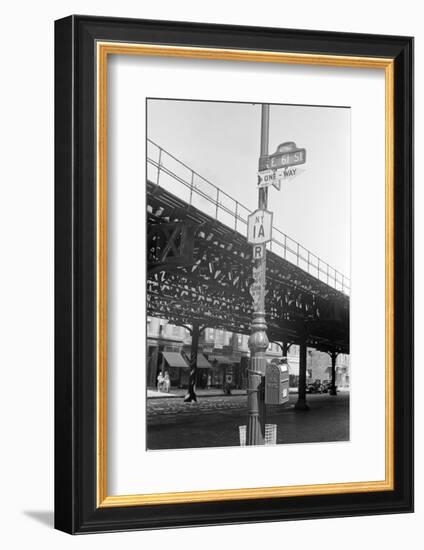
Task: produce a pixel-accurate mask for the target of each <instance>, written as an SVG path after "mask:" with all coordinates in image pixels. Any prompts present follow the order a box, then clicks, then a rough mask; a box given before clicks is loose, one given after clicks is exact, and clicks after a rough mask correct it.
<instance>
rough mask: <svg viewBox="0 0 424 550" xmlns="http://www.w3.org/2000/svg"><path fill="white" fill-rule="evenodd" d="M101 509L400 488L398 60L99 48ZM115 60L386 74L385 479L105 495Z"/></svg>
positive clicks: (124, 46)
mask: <svg viewBox="0 0 424 550" xmlns="http://www.w3.org/2000/svg"><path fill="white" fill-rule="evenodd" d="M96 54H97V90H96V92H97V93H96V97H97V182H96V183H97V228H96V229H97V258H96V262H97V342H96V348H97V453H96V455H97V506H98V507H119V506H142V505H148V504H173V503H184V502H186V503H189V502H212V501H220V500H221V501H223V500H240V499H255V498H277V497H291V496H306V495H328V494H342V493H358V492H360V493H366V492H373V491H388V490H393V489H394V408H393V399H394V385H393V384H394V379H393V368H394V194H393V190H394V157H393V119H394V61H393V59H390V58H372V57H350V56H337V55H319V54H316V55H315V54H301V53H281V52H266V51H254V50H235V49H234V50H233V49H217V48H194V47H180V46H178V47H175V46H162V45H152V44H135V43H134V44H132V43H121V42H101V41H99V42H97V49H96ZM109 55H140V56H155V57H180V58H192V59H219V60H228V61H248V62H261V63H283V64H297V65H318V66H331V67H356V68H361V69H364V68H366V69H383V70H384V72H385V125H386V128H385V130H386V131H385V135H386V143H385V149H386V157H385V180H386V181H385V187H386V192H385V201H386V203H385V215H386V227H385V270H386V277H385V278H386V294H385V298H386V312H385V323H386V327H385V329H386V349H385V351H386V362H385V370H386V373H385V407H386V411H385V474H386V475H385V479H384V480H381V481H358V482H349V483H329V484H319V485H293V486H276V487H252V488H245V489H221V490H205V491H184V492H177V493H175V492H174V493H148V494H134V495H117V496H108V494H107V61H108V56H109Z"/></svg>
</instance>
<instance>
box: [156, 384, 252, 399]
mask: <svg viewBox="0 0 424 550" xmlns="http://www.w3.org/2000/svg"><path fill="white" fill-rule="evenodd" d="M186 395H187V389H184V388H171V391H170V392H169V393H165V392H159V391H157V389H156V388H152V387H150V388H147V399H163V398H168V399H169V398H178V397H180V398H183V397H185V396H186ZM196 395H197V396H198V397H217V396H220V397H231V396H232V395H247V391H246V390H231V395H227V394H226V393H224V391H223V390H222V389H221V388H209V389H196Z"/></svg>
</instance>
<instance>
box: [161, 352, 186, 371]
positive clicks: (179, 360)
mask: <svg viewBox="0 0 424 550" xmlns="http://www.w3.org/2000/svg"><path fill="white" fill-rule="evenodd" d="M162 355H163V358H164V359H165V361H166V362H167V363H168V365H169V366H170V367H180V368H187V367H188V364H187V362H186V361H185V360H184V357H183V356H182V355H181V353H178V352H177V351H163V352H162Z"/></svg>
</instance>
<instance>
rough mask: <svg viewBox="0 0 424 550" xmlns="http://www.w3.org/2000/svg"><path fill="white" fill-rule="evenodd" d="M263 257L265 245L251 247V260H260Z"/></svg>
mask: <svg viewBox="0 0 424 550" xmlns="http://www.w3.org/2000/svg"><path fill="white" fill-rule="evenodd" d="M264 255H265V245H264V244H255V245H254V246H253V259H254V260H262V258H263V257H264Z"/></svg>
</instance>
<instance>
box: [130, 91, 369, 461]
mask: <svg viewBox="0 0 424 550" xmlns="http://www.w3.org/2000/svg"><path fill="white" fill-rule="evenodd" d="M350 120H351V109H350V107H349V106H348V105H347V106H346V105H337V106H331V105H325V106H323V105H292V104H266V103H243V102H240V103H237V102H225V101H213V100H210V101H205V100H201V101H200V100H196V99H163V98H147V99H146V121H147V123H146V205H147V213H146V223H147V243H146V266H147V267H146V269H147V276H146V303H147V308H146V309H147V325H146V326H147V330H146V332H147V334H146V337H147V338H146V342H147V345H146V364H145V366H144V365H142V366H141V368H145V369H146V375H145V376H146V392H147V399H146V403H147V405H146V408H147V410H146V448H147V450H149V451H154V450H165V449H167V450H172V449H190V448H202V447H217V448H219V447H236V446H250V445H286V444H306V443H324V442H339V441H349V440H350V416H349V402H350V396H351V391H352V383H351V382H352V378H351V370H352V365H351V358H350V345H349V344H350V341H349V318H350V291H351V288H350V270H351V266H350V238H351V235H350V233H351V230H350V182H351V164H350V154H351V125H350ZM354 361H355V358H354ZM353 370H354V369H353ZM357 383H360V381H357Z"/></svg>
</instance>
